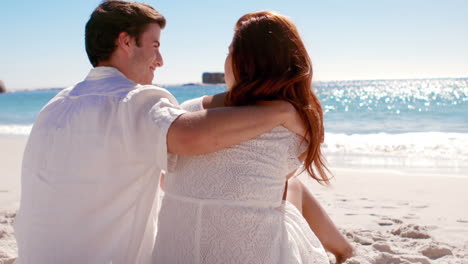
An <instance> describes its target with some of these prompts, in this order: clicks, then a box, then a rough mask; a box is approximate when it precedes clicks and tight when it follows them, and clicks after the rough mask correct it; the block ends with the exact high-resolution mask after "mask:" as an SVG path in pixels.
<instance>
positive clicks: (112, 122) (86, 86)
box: [15, 67, 185, 264]
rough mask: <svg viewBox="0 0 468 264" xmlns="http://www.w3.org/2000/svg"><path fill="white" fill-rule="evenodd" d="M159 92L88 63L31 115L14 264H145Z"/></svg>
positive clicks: (161, 114) (155, 177) (160, 130)
mask: <svg viewBox="0 0 468 264" xmlns="http://www.w3.org/2000/svg"><path fill="white" fill-rule="evenodd" d="M173 104H177V101H176V99H175V98H174V97H173V96H172V95H171V94H170V93H169V92H168V91H167V90H165V89H162V88H157V87H154V86H151V85H147V86H141V85H138V84H136V83H134V82H132V81H130V80H128V79H127V78H126V77H125V76H124V75H123V74H122V73H120V72H119V71H118V70H117V69H115V68H112V67H97V68H94V69H92V70H91V72H90V73H89V75H88V76H87V78H86V79H85V80H84V81H83V82H81V83H78V84H77V85H75V86H74V87H71V88H68V89H65V90H63V91H62V92H60V93H59V94H58V95H57V96H55V97H54V98H53V99H52V100H51V101H50V102H49V103H48V104H47V105H46V106H45V107H44V108H43V109H42V110H41V112H40V113H39V115H38V117H37V119H36V122H35V124H34V126H33V129H32V131H31V134H30V136H29V140H28V144H27V146H26V150H25V153H24V158H23V166H22V183H21V184H22V190H21V203H20V209H19V212H18V214H17V217H16V223H15V232H16V238H17V243H18V253H19V256H18V259H17V261H16V263H21V264H24V263H35V264H41V263H49V264H50V263H67V264H70V263H113V264H117V263H125V264H130V263H143V264H144V263H149V262H150V257H151V252H152V249H153V246H154V240H155V232H156V217H157V214H156V211H157V204H156V203H157V202H156V201H157V199H155V198H156V197H157V195H158V194H157V190H158V187H159V179H160V172H161V170H162V169H163V170H166V167H167V146H166V134H167V131H168V129H169V126H170V124H171V123H172V122H173V121H174V120H175V119H176V118H177V117H178V116H179V115H180V114H182V113H184V112H185V111H183V110H181V109H179V108H178V107H177V106H174V105H173Z"/></svg>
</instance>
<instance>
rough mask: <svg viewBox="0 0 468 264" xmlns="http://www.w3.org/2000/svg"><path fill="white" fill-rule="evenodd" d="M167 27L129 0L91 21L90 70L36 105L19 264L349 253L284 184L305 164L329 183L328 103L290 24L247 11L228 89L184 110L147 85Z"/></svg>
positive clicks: (287, 259)
mask: <svg viewBox="0 0 468 264" xmlns="http://www.w3.org/2000/svg"><path fill="white" fill-rule="evenodd" d="M165 23H166V21H165V19H164V17H163V16H162V15H161V14H160V13H158V12H157V11H156V10H154V9H153V8H152V7H150V6H148V5H146V4H140V3H134V2H126V1H106V2H103V3H102V4H101V5H99V6H98V7H97V8H96V10H95V11H94V12H93V14H92V15H91V18H90V20H89V21H88V23H87V25H86V51H87V54H88V57H89V60H90V61H91V64H92V65H93V67H94V68H93V69H92V70H91V72H90V73H89V75H88V76H87V77H86V79H85V80H84V81H83V82H80V83H78V84H77V85H75V86H74V87H71V88H67V89H64V90H63V91H61V92H60V93H59V94H58V95H57V96H56V97H54V98H53V99H52V100H51V101H50V102H49V103H48V104H47V105H46V106H45V107H44V108H43V109H42V110H41V112H40V114H39V115H38V117H37V119H36V122H35V124H34V126H33V129H32V131H31V134H30V137H29V140H28V143H27V146H26V149H25V153H24V158H23V166H22V190H21V203H20V209H19V211H18V214H17V218H16V222H15V233H16V236H17V243H18V255H19V256H18V258H17V260H16V263H328V258H327V255H326V254H325V251H324V249H323V247H322V245H321V244H320V242H319V240H318V239H317V237H318V238H319V239H320V240H321V241H322V243H323V245H324V246H325V248H327V249H329V250H331V251H332V252H333V251H335V252H334V253H335V254H337V255H338V256H339V257H340V256H343V257H344V256H345V253H344V252H345V250H344V249H348V248H349V247H348V245H349V244H347V242H346V241H345V240H344V238H342V236H341V235H340V234H339V232H338V231H337V230H336V228H335V227H334V225H333V224H332V223H331V221H330V220H329V218H328V217H327V216H326V214H325V213H324V212H323V210H321V208H320V206H319V205H318V203H317V202H316V201H315V200H313V197H312V196H311V195H310V193H308V192H307V190H304V189H303V186H302V185H301V184H300V183H299V182H297V180H291V181H290V184H289V187H288V184H287V180H288V179H289V178H290V177H291V175H292V174H294V172H295V171H296V170H297V169H298V168H299V166H301V164H302V161H304V166H305V169H306V170H307V171H308V172H309V174H310V175H312V177H314V178H315V179H317V180H319V181H325V182H326V181H327V180H328V178H327V175H326V173H325V171H326V168H325V166H324V165H323V162H322V158H321V154H320V143H321V142H322V141H323V125H322V111H321V106H320V103H319V102H318V99H317V97H316V96H315V95H314V94H313V92H312V90H311V89H310V85H311V77H312V68H311V63H310V60H309V57H308V55H307V52H306V50H305V48H304V46H303V44H302V41H301V39H300V38H299V35H298V33H297V30H296V29H295V27H294V25H293V24H292V23H291V22H290V21H289V20H288V19H287V18H285V17H284V16H281V15H278V14H275V13H271V12H257V13H251V14H247V15H245V16H243V17H242V18H241V19H240V20H239V21H238V23H237V25H236V28H235V35H234V38H233V41H232V43H231V45H230V48H229V55H228V57H227V58H226V64H225V76H226V83H227V87H228V92H227V93H225V94H220V95H215V96H207V97H203V98H199V99H194V100H191V101H189V102H186V103H184V104H183V105H182V106H181V107H179V106H177V102H176V100H175V98H174V97H173V96H172V95H171V94H170V93H169V92H168V91H166V90H164V89H161V88H157V87H154V86H152V85H150V84H151V82H152V80H153V72H154V70H155V69H156V68H157V67H161V66H162V65H163V60H162V56H161V54H160V51H159V46H160V42H159V39H160V33H161V29H163V28H164V26H165ZM225 106H227V107H225ZM167 153H171V154H170V155H169V156H168V154H167ZM313 167H315V169H313ZM162 170H164V171H168V173H167V175H166V176H165V177H164V184H162V185H163V186H164V189H165V195H164V197H163V200H162V202H160V201H159V198H160V194H159V192H158V190H159V189H160V179H161V178H160V175H161V171H162ZM286 193H287V195H284V194H286ZM283 198H284V199H288V200H290V201H291V202H292V203H290V202H287V201H283V200H284V199H283ZM302 199H304V200H303V201H304V203H302ZM293 204H294V205H296V206H297V208H296V207H294V205H293ZM298 209H299V210H298ZM302 209H304V210H303V211H302V214H303V215H304V216H305V217H306V219H307V220H306V219H304V217H303V216H302V215H301V210H302ZM317 223H319V224H320V223H324V224H322V225H318V224H317ZM309 226H310V227H309ZM311 228H312V229H313V230H314V232H315V233H316V234H317V237H316V236H315V235H314V233H313V232H312V231H311ZM156 231H157V232H156ZM343 245H345V246H343ZM337 248H338V249H337Z"/></svg>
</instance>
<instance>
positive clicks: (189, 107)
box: [180, 96, 204, 112]
mask: <svg viewBox="0 0 468 264" xmlns="http://www.w3.org/2000/svg"><path fill="white" fill-rule="evenodd" d="M203 98H204V96H202V97H198V98H195V99H191V100H187V101H185V102H183V103H182V104H181V105H180V107H181V108H182V109H184V110H185V111H187V112H197V111H201V110H203Z"/></svg>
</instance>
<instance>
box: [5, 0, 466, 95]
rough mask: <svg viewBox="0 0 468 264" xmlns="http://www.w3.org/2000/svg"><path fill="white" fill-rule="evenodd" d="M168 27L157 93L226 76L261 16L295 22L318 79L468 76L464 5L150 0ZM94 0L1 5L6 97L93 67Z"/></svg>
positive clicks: (450, 0)
mask: <svg viewBox="0 0 468 264" xmlns="http://www.w3.org/2000/svg"><path fill="white" fill-rule="evenodd" d="M143 2H146V3H148V4H150V5H152V6H154V7H155V8H156V9H157V10H158V11H160V12H161V13H162V14H163V15H164V16H165V17H166V19H167V26H166V28H165V29H164V30H163V31H162V33H161V48H160V50H161V53H162V55H163V58H164V66H163V67H162V68H160V69H157V70H156V73H155V79H154V80H153V82H154V83H156V84H160V85H170V84H182V83H188V82H201V76H202V73H203V72H222V71H223V68H224V59H225V57H226V55H227V52H228V46H229V43H230V41H231V39H232V34H233V27H234V24H235V22H236V21H237V19H238V18H239V17H241V16H242V15H244V14H246V13H248V12H252V11H258V10H274V11H277V12H279V13H282V14H283V15H286V16H288V17H290V18H291V20H292V21H293V22H294V23H295V24H296V26H297V27H298V29H299V32H300V34H301V36H302V38H303V40H304V43H305V45H306V47H307V50H308V52H309V55H310V57H311V59H312V63H313V67H314V80H316V81H328V80H368V79H405V78H444V77H468V15H467V14H468V1H465V0H446V1H440V0H426V1H422V0H391V1H390V0H379V1H375V0H353V1H349V0H341V1H338V0H327V1H324V0H321V1H316V0H298V1H295V0H289V1H284V0H269V1H266V0H236V1H221V0H218V1H214V0H201V1H189V0H161V1H159V0H146V1H143ZM99 3H100V1H96V0H79V1H60V0H55V1H53V0H42V1H36V0H2V5H1V9H0V12H1V15H0V29H1V30H0V33H1V36H2V37H1V41H0V80H3V81H4V83H5V85H6V87H7V89H9V90H15V89H16V90H20V89H21V90H22V89H35V88H58V87H67V86H70V85H73V84H75V83H77V82H79V81H81V80H83V79H84V78H85V77H86V75H87V73H88V72H89V70H90V69H91V67H92V66H91V64H90V63H89V61H88V58H87V55H86V52H85V48H84V27H85V24H86V22H87V20H88V19H89V16H90V14H91V13H92V11H93V10H94V8H95V7H96V6H97V5H98V4H99Z"/></svg>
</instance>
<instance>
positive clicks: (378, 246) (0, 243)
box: [0, 136, 468, 264]
mask: <svg viewBox="0 0 468 264" xmlns="http://www.w3.org/2000/svg"><path fill="white" fill-rule="evenodd" d="M26 140H27V137H2V136H0V148H1V149H2V152H1V153H0V160H1V162H2V163H1V166H0V177H1V182H2V186H1V187H0V234H1V235H0V263H2V260H6V259H8V258H12V257H15V256H16V254H17V249H16V242H15V238H14V234H13V228H12V224H13V221H14V216H15V212H16V210H17V208H18V205H19V197H20V196H19V195H20V170H21V159H22V154H23V151H24V147H25V145H26ZM331 171H332V173H333V174H334V175H335V179H334V180H333V183H332V188H325V187H323V186H320V185H319V184H318V183H316V182H315V181H313V180H311V179H309V178H307V175H304V174H302V175H300V176H299V177H300V179H301V180H302V181H303V182H304V183H305V184H306V186H307V187H308V188H309V189H310V190H311V192H312V193H313V195H314V196H315V197H316V198H317V199H318V200H319V201H320V202H321V204H322V206H323V207H324V208H325V210H326V211H327V212H328V214H329V215H330V217H331V218H332V219H333V221H334V222H335V223H336V225H337V226H338V227H339V229H340V230H342V232H343V233H344V234H345V235H346V236H347V237H348V239H349V240H350V241H352V243H353V245H354V246H355V249H356V253H357V254H358V255H357V256H355V257H353V258H352V259H350V260H349V261H348V262H346V263H349V264H357V263H361V264H367V263H424V264H427V263H429V264H431V263H433V264H439V263H440V264H442V263H444V264H445V263H463V261H468V210H466V209H465V208H466V204H467V203H468V195H466V191H465V189H466V187H468V177H463V176H451V175H450V174H448V175H447V174H432V175H429V174H425V173H407V172H404V171H399V170H393V171H392V170H387V169H375V168H372V169H361V168H343V167H341V168H340V167H331ZM405 230H406V231H408V230H409V233H408V232H406V231H405ZM405 232H406V233H405ZM407 233H408V234H410V235H407V236H404V235H403V234H407ZM418 236H421V237H425V238H421V237H418ZM424 250H425V251H424ZM447 250H449V251H450V253H451V254H449V255H447V256H442V257H438V258H434V259H432V258H429V257H427V256H426V255H427V254H429V255H430V254H436V253H438V252H439V253H440V252H442V253H443V252H445V253H447ZM423 251H424V252H426V255H424V254H423V253H422V252H423ZM427 252H429V253H427ZM431 252H432V253H431ZM411 256H413V257H411ZM431 256H432V255H431ZM331 259H332V258H331ZM385 261H387V262H385ZM392 261H393V262H392ZM405 261H406V262H405Z"/></svg>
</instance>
